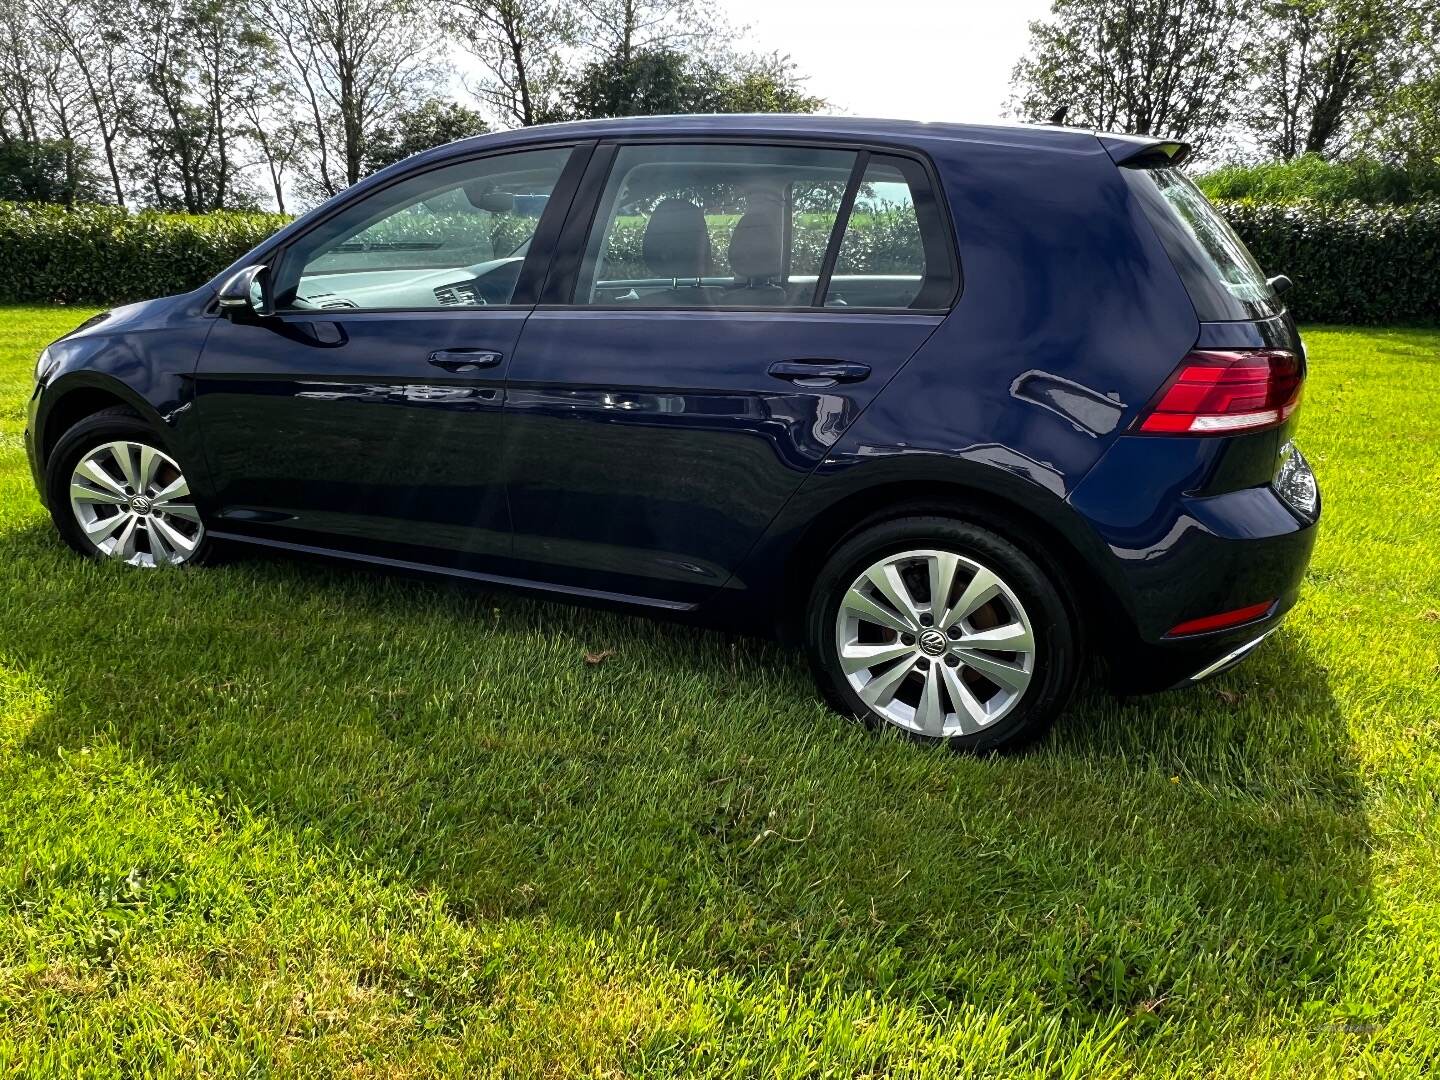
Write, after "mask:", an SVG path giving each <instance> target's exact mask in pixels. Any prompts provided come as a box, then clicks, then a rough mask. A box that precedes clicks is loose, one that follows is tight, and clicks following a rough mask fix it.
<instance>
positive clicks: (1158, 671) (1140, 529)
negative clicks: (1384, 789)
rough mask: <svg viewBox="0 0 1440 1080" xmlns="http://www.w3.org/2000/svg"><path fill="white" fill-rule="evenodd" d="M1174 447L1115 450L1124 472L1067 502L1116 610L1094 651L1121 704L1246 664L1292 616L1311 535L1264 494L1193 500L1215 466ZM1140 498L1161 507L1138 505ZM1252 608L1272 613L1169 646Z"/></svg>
mask: <svg viewBox="0 0 1440 1080" xmlns="http://www.w3.org/2000/svg"><path fill="white" fill-rule="evenodd" d="M1178 442H1179V441H1178V440H1164V439H1157V440H1154V441H1153V442H1151V443H1149V444H1146V443H1145V442H1144V441H1143V440H1138V439H1132V440H1121V443H1122V444H1125V443H1129V444H1130V445H1128V446H1124V447H1123V449H1122V452H1121V454H1120V455H1119V457H1120V459H1121V460H1120V462H1119V464H1120V465H1121V466H1123V467H1122V468H1106V469H1097V471H1096V472H1094V473H1092V474H1091V476H1090V477H1087V479H1086V480H1085V481H1084V482H1083V483H1082V484H1081V485H1080V487H1079V488H1078V489H1077V491H1076V492H1075V493H1074V494H1073V495H1072V498H1071V502H1072V505H1074V506H1075V508H1076V509H1077V510H1079V511H1080V512H1081V513H1082V514H1083V515H1084V516H1085V517H1086V518H1087V519H1089V521H1090V523H1091V525H1092V527H1093V528H1094V529H1095V530H1096V532H1097V533H1098V534H1099V538H1100V540H1101V541H1102V542H1103V543H1104V545H1105V546H1106V547H1107V548H1108V555H1109V557H1108V558H1106V559H1104V560H1103V562H1104V565H1103V566H1102V567H1101V568H1100V569H1101V572H1102V576H1103V577H1104V578H1105V579H1106V580H1107V581H1108V583H1109V585H1110V592H1111V595H1112V596H1113V599H1114V600H1115V604H1114V610H1113V611H1111V612H1108V613H1104V614H1103V615H1102V616H1101V617H1102V618H1103V619H1104V625H1103V628H1102V632H1101V633H1099V634H1097V635H1094V636H1092V640H1093V641H1095V642H1096V644H1097V645H1098V646H1100V647H1101V648H1102V650H1103V652H1104V653H1105V657H1106V660H1107V661H1108V665H1109V669H1110V678H1111V683H1112V685H1113V686H1114V688H1115V689H1116V690H1118V691H1120V692H1122V693H1144V692H1149V691H1156V690H1165V689H1169V688H1171V687H1175V686H1187V685H1191V684H1192V683H1194V682H1197V681H1199V680H1200V679H1202V678H1208V677H1209V676H1211V675H1213V674H1217V673H1218V672H1220V671H1223V670H1225V669H1226V668H1228V667H1230V666H1231V665H1233V664H1236V663H1239V662H1240V661H1241V660H1242V659H1244V657H1245V656H1247V655H1249V653H1250V651H1251V650H1252V649H1254V648H1255V647H1257V646H1258V645H1259V643H1260V641H1261V640H1263V638H1264V636H1265V635H1267V634H1268V633H1270V632H1271V631H1273V630H1274V629H1275V628H1276V627H1277V626H1278V625H1279V624H1280V622H1281V620H1282V619H1283V618H1284V617H1285V614H1286V612H1288V611H1289V610H1290V608H1291V607H1293V606H1294V604H1295V601H1296V599H1297V598H1298V596H1299V593H1300V585H1301V581H1302V579H1303V578H1304V575H1305V570H1306V567H1307V566H1308V565H1309V563H1310V555H1311V552H1312V550H1313V549H1314V546H1315V538H1316V535H1317V533H1318V527H1319V517H1320V515H1319V509H1318V507H1317V510H1316V513H1315V515H1314V517H1313V518H1306V517H1302V516H1301V515H1299V514H1298V513H1297V512H1296V511H1294V510H1292V509H1291V508H1290V507H1289V506H1288V505H1286V503H1285V502H1284V501H1283V500H1282V499H1281V498H1280V497H1279V496H1278V495H1277V494H1276V493H1275V491H1274V490H1273V489H1272V488H1271V487H1270V486H1269V485H1268V484H1265V483H1261V484H1258V485H1257V484H1254V482H1253V479H1252V480H1251V486H1244V487H1239V488H1237V489H1235V490H1230V491H1222V492H1220V493H1218V494H1202V493H1199V492H1205V491H1206V490H1207V487H1206V477H1207V475H1211V474H1213V472H1214V469H1213V467H1212V466H1213V463H1211V462H1207V461H1205V460H1204V459H1203V458H1196V459H1194V460H1187V458H1186V455H1187V454H1188V453H1190V452H1191V451H1190V448H1189V447H1186V446H1185V445H1183V444H1181V445H1175V444H1176V443H1178ZM1203 449H1204V448H1203V447H1202V448H1201V450H1202V451H1203ZM1260 450H1261V451H1262V452H1264V451H1265V448H1264V447H1261V448H1260ZM1271 455H1273V450H1270V451H1268V452H1267V457H1268V458H1269V460H1273V456H1271ZM1257 456H1258V455H1257ZM1105 464H1106V466H1114V465H1116V464H1117V463H1116V461H1114V460H1113V459H1112V460H1108V461H1107V462H1106V463H1105ZM1186 466H1188V467H1186ZM1147 490H1148V491H1155V492H1158V493H1160V498H1158V499H1157V500H1155V501H1151V500H1149V499H1146V498H1144V497H1142V496H1143V495H1144V494H1145V493H1146V492H1147ZM1258 604H1271V607H1270V609H1269V610H1268V612H1266V614H1265V615H1264V616H1262V617H1261V618H1258V619H1255V620H1253V621H1251V622H1247V623H1243V624H1241V625H1239V626H1233V627H1227V628H1225V629H1223V630H1217V631H1213V632H1210V633H1201V634H1189V635H1185V636H1174V635H1172V634H1171V631H1172V630H1173V629H1175V628H1177V627H1179V626H1180V625H1181V624H1182V623H1186V622H1189V621H1191V620H1196V619H1204V618H1206V617H1209V616H1215V615H1219V614H1220V613H1223V612H1231V611H1236V610H1238V609H1241V608H1246V607H1251V606H1254V605H1258Z"/></svg>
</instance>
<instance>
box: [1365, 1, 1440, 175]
mask: <svg viewBox="0 0 1440 1080" xmlns="http://www.w3.org/2000/svg"><path fill="white" fill-rule="evenodd" d="M1400 51H1401V52H1402V54H1403V58H1404V59H1403V75H1402V76H1401V77H1400V78H1399V79H1397V80H1395V82H1394V83H1393V84H1392V85H1391V86H1389V87H1388V88H1387V89H1385V90H1383V91H1381V92H1380V93H1379V95H1378V100H1377V101H1376V103H1375V106H1374V107H1373V108H1372V109H1371V115H1370V117H1369V123H1368V125H1367V130H1366V141H1367V143H1368V144H1369V145H1370V146H1371V147H1373V148H1374V149H1375V150H1377V151H1378V152H1379V153H1380V154H1382V155H1383V156H1384V157H1385V158H1386V159H1387V160H1389V161H1392V162H1395V163H1397V164H1399V165H1402V166H1403V167H1405V168H1406V169H1408V170H1411V171H1414V172H1417V173H1423V174H1427V175H1430V176H1434V175H1436V174H1437V173H1440V8H1437V7H1435V6H1434V5H1422V6H1419V7H1417V8H1415V9H1414V10H1412V11H1411V13H1410V20H1409V28H1408V30H1407V32H1406V34H1405V36H1404V40H1403V41H1402V43H1401V50H1400Z"/></svg>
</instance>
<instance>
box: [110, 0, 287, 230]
mask: <svg viewBox="0 0 1440 1080" xmlns="http://www.w3.org/2000/svg"><path fill="white" fill-rule="evenodd" d="M237 10H238V11H241V12H243V10H244V9H243V8H240V9H237V8H235V7H233V5H230V4H228V3H225V2H224V0H149V2H147V3H144V4H142V5H140V6H138V7H137V8H136V9H135V13H136V14H135V19H134V22H133V24H132V27H131V29H130V34H129V37H130V41H131V50H132V52H133V54H134V56H135V59H136V64H137V67H138V70H139V73H140V76H141V79H140V87H141V89H142V91H143V93H142V95H141V97H140V100H139V105H140V107H139V108H138V109H136V110H135V113H134V115H133V119H132V121H131V130H132V131H133V132H134V134H135V135H136V136H137V137H138V138H139V139H140V140H141V141H142V143H143V145H144V148H145V163H144V169H143V175H144V177H145V182H146V186H147V187H148V188H149V189H150V192H151V199H152V201H153V202H154V203H155V204H156V205H159V206H175V207H178V208H182V209H184V210H187V211H189V212H190V213H196V214H198V213H204V212H206V211H209V210H219V209H223V208H225V207H230V206H237V205H253V202H254V198H253V194H252V193H251V191H250V190H249V189H248V187H247V186H246V185H245V184H244V182H243V179H242V171H243V167H244V165H245V163H244V162H243V161H241V160H238V159H237V157H236V145H237V142H238V140H239V137H240V131H241V130H243V128H244V124H245V121H244V116H243V110H242V106H243V103H244V102H245V100H246V98H247V96H248V95H249V93H250V92H251V90H252V88H253V86H254V79H255V73H256V72H257V71H259V70H263V69H264V68H265V67H266V66H267V65H268V64H269V63H270V62H271V58H272V56H273V53H274V45H273V43H272V41H271V40H270V38H269V37H268V36H267V35H265V34H263V33H261V32H260V31H259V30H258V29H256V28H254V26H253V25H251V24H250V23H249V21H248V20H246V19H244V18H241V17H237V16H236V12H237Z"/></svg>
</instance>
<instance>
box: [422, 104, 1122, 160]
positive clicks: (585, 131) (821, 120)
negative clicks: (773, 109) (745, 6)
mask: <svg viewBox="0 0 1440 1080" xmlns="http://www.w3.org/2000/svg"><path fill="white" fill-rule="evenodd" d="M636 135H655V136H659V135H682V136H683V135H690V136H705V135H727V136H745V137H765V136H784V137H788V138H796V137H801V138H803V137H805V136H810V137H814V138H825V139H835V138H840V139H853V140H856V141H861V142H867V141H873V142H885V143H894V144H897V145H906V144H918V143H922V142H934V141H952V142H986V143H1000V144H1004V145H1010V146H1029V147H1036V148H1051V149H1055V150H1059V151H1067V150H1068V151H1071V152H1074V151H1075V150H1082V149H1083V150H1087V151H1088V150H1094V148H1095V137H1096V133H1095V132H1094V131H1091V130H1089V129H1088V128H1078V127H1049V126H1046V125H1042V124H1021V123H1012V124H959V123H931V122H927V121H920V120H885V119H876V118H869V117H853V116H817V115H813V114H796V113H710V114H697V115H689V116H626V117H617V118H613V119H604V120H573V121H568V122H566V123H561V124H539V125H536V126H534V127H528V128H516V129H513V130H510V131H500V132H493V133H490V134H487V135H477V136H474V137H472V138H469V139H461V140H459V141H458V142H453V143H448V144H447V145H446V146H444V147H437V149H436V151H432V153H437V152H438V151H440V150H444V151H446V152H447V153H446V156H448V155H449V153H464V152H467V151H471V150H475V149H479V148H481V147H484V146H499V145H521V144H525V143H532V142H555V141H563V140H565V139H606V138H628V137H633V136H636ZM437 156H438V153H437Z"/></svg>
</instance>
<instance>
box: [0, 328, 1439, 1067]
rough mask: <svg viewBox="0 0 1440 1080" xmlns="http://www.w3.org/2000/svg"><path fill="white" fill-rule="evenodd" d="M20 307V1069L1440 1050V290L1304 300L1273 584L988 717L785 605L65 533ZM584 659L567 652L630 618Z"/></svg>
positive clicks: (1262, 1062)
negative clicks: (1232, 638) (1386, 302)
mask: <svg viewBox="0 0 1440 1080" xmlns="http://www.w3.org/2000/svg"><path fill="white" fill-rule="evenodd" d="M86 314H88V312H83V311H79V310H73V309H71V310H58V311H57V310H43V309H13V308H12V309H6V310H0V403H3V404H0V538H3V544H4V548H3V550H4V556H5V557H4V559H3V562H0V1073H5V1072H6V1071H7V1070H11V1069H13V1070H15V1071H18V1072H21V1073H25V1072H28V1073H32V1074H36V1075H57V1074H60V1073H64V1074H66V1075H82V1074H84V1075H121V1074H123V1075H139V1074H170V1075H185V1076H191V1075H197V1074H207V1075H224V1076H230V1075H237V1074H242V1073H243V1074H247V1075H250V1074H255V1075H264V1074H269V1073H275V1074H303V1075H306V1076H309V1075H322V1074H344V1075H385V1076H394V1075H406V1074H428V1073H430V1072H432V1071H445V1072H449V1073H452V1074H457V1075H466V1076H474V1075H485V1074H492V1075H493V1074H504V1075H533V1074H540V1073H543V1074H545V1075H547V1076H565V1075H580V1074H583V1075H596V1074H599V1075H610V1076H618V1075H635V1074H639V1073H645V1074H647V1075H665V1074H680V1073H684V1074H690V1073H705V1074H710V1075H715V1076H725V1077H729V1076H736V1075H756V1076H800V1075H837V1076H857V1075H872V1074H928V1075H937V1076H952V1075H957V1074H962V1075H971V1074H974V1075H1000V1074H1043V1075H1070V1076H1085V1077H1095V1076H1108V1075H1125V1074H1136V1073H1139V1074H1146V1075H1167V1076H1168V1075H1188V1074H1194V1073H1206V1074H1215V1075H1223V1076H1235V1075H1243V1076H1256V1075H1275V1076H1292V1075H1296V1074H1299V1073H1305V1074H1336V1075H1384V1076H1387V1077H1391V1076H1407V1075H1411V1076H1419V1075H1421V1074H1423V1073H1425V1072H1426V1071H1427V1070H1430V1069H1433V1068H1435V1067H1437V1066H1440V794H1437V793H1440V499H1437V498H1436V496H1435V492H1436V488H1437V485H1440V394H1437V387H1440V359H1437V356H1440V332H1425V331H1414V330H1367V331H1362V330H1356V329H1314V330H1311V331H1310V332H1309V334H1308V335H1307V340H1308V342H1309V346H1310V350H1311V362H1312V375H1311V379H1310V383H1309V386H1308V388H1307V392H1306V402H1305V405H1304V407H1303V409H1302V413H1301V422H1300V428H1301V443H1302V445H1303V446H1304V448H1305V450H1306V452H1307V454H1308V455H1309V456H1310V459H1311V461H1312V462H1313V464H1314V465H1315V468H1316V471H1317V472H1318V473H1319V476H1320V480H1321V484H1322V486H1323V489H1324V493H1325V497H1326V500H1327V501H1326V518H1325V523H1324V526H1323V531H1322V535H1321V539H1320V543H1319V548H1318V551H1317V553H1316V557H1315V562H1314V565H1313V567H1312V570H1311V573H1310V577H1309V581H1308V584H1307V587H1306V590H1305V595H1304V597H1303V599H1302V602H1301V605H1300V607H1299V608H1298V609H1297V611H1296V612H1295V613H1294V614H1293V615H1292V616H1291V617H1290V619H1289V620H1288V621H1287V623H1286V625H1285V627H1284V629H1283V630H1282V631H1280V632H1279V633H1278V634H1277V635H1275V636H1274V637H1273V638H1272V639H1271V640H1270V641H1269V642H1268V643H1267V644H1266V646H1265V647H1264V648H1263V649H1262V650H1260V651H1259V652H1258V653H1257V654H1256V655H1255V656H1254V657H1253V659H1251V660H1250V661H1249V662H1247V663H1246V664H1244V665H1243V666H1241V667H1240V668H1238V669H1237V670H1235V671H1234V672H1232V673H1230V674H1227V675H1225V676H1223V677H1221V678H1219V679H1217V680H1215V681H1213V682H1211V683H1209V684H1206V685H1204V686H1202V687H1199V688H1197V689H1193V690H1189V691H1186V692H1183V693H1172V694H1168V695H1162V696H1158V697H1152V698H1146V699H1138V700H1131V701H1125V702H1120V701H1115V700H1113V699H1110V698H1108V697H1106V696H1105V695H1104V694H1103V693H1101V692H1100V691H1098V690H1094V689H1087V690H1082V692H1081V694H1080V696H1079V697H1078V699H1077V700H1076V702H1075V704H1074V706H1073V708H1072V709H1071V710H1070V712H1069V714H1068V715H1067V716H1065V717H1064V718H1063V719H1062V720H1061V722H1060V723H1059V725H1058V726H1057V728H1056V731H1055V733H1054V734H1053V735H1052V736H1051V737H1049V738H1048V739H1047V740H1046V741H1044V742H1043V743H1042V744H1041V745H1040V747H1039V748H1038V749H1036V750H1034V751H1033V752H1031V753H1028V754H1026V755H1024V756H1019V757H1009V758H1003V759H997V760H970V759H965V758H961V757H958V756H955V755H952V754H948V753H944V752H934V751H930V750H926V749H924V748H920V747H916V746H912V745H909V744H907V743H905V742H903V741H901V740H898V739H889V738H876V737H872V736H870V735H867V734H866V733H864V732H863V731H861V730H860V729H859V728H858V727H856V726H854V725H852V724H850V723H847V722H844V721H841V720H839V719H837V718H836V717H835V716H833V715H831V714H829V713H827V712H826V711H825V709H824V708H823V707H822V706H821V705H820V704H819V702H818V701H817V699H816V696H815V694H814V693H813V692H812V690H811V687H810V685H809V682H808V680H807V676H806V673H805V671H804V668H803V665H802V664H801V662H800V660H799V659H798V657H796V656H794V655H792V654H790V653H788V652H786V651H784V650H781V649H779V648H778V647H775V646H771V645H767V644H763V643H757V642H752V641H747V640H740V639H732V638H728V637H725V636H722V635H719V634H713V633H706V632H701V631H691V630H679V629H676V628H675V627H673V626H667V625H662V624H657V623H652V622H648V621H643V620H640V619H632V618H627V617H623V616H620V615H610V614H597V613H595V612H586V611H582V610H577V609H572V608H568V607H563V606H558V605H554V604H548V603H539V602H535V601H531V600H527V599H520V598H516V597H513V596H509V595H502V594H498V593H489V592H484V591H480V590H476V589H471V588H462V587H457V586H454V585H449V584H444V583H438V582H429V581H416V580H408V579H399V578H394V577H386V576H380V575H377V574H371V573H368V572H364V571H357V570H355V569H351V568H347V567H338V566H337V567H329V566H323V565H318V564H305V563H295V562H288V561H284V560H281V559H278V558H271V557H268V556H263V555H258V554H255V555H241V556H239V557H237V558H235V559H234V560H233V561H231V562H229V563H227V564H226V565H223V566H220V567H216V568H213V569H205V570H196V571H185V572H170V573H135V572H128V571H126V570H125V569H124V568H117V567H113V566H108V565H106V566H101V565H93V564H90V563H86V562H82V561H81V560H79V559H78V558H76V557H75V556H73V555H72V554H70V552H69V551H68V550H67V549H65V548H63V547H62V546H61V544H60V542H59V541H58V540H57V539H56V537H55V535H54V534H53V532H52V531H51V527H50V524H49V521H48V519H47V517H46V516H45V514H44V512H43V511H42V510H41V508H40V505H39V503H38V501H37V500H36V497H35V495H34V493H33V491H32V489H31V485H30V477H29V473H28V470H27V468H26V465H25V463H24V458H23V452H22V449H21V441H20V432H21V427H22V423H23V419H22V415H23V404H24V400H25V397H26V395H27V394H28V392H29V388H30V379H31V369H32V365H33V363H34V358H35V354H36V352H37V350H38V349H39V348H40V346H41V345H42V344H44V343H45V342H46V341H48V340H49V339H51V338H52V337H54V336H56V335H57V334H59V333H61V332H63V331H64V330H65V329H68V328H69V327H70V326H72V325H74V324H75V323H77V322H78V321H79V320H80V319H81V318H82V317H83V316H84V315H86ZM611 651H613V654H612V655H609V656H608V658H606V659H605V660H604V661H603V663H600V664H589V663H587V662H586V653H587V652H588V653H592V654H597V653H610V652H611Z"/></svg>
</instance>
